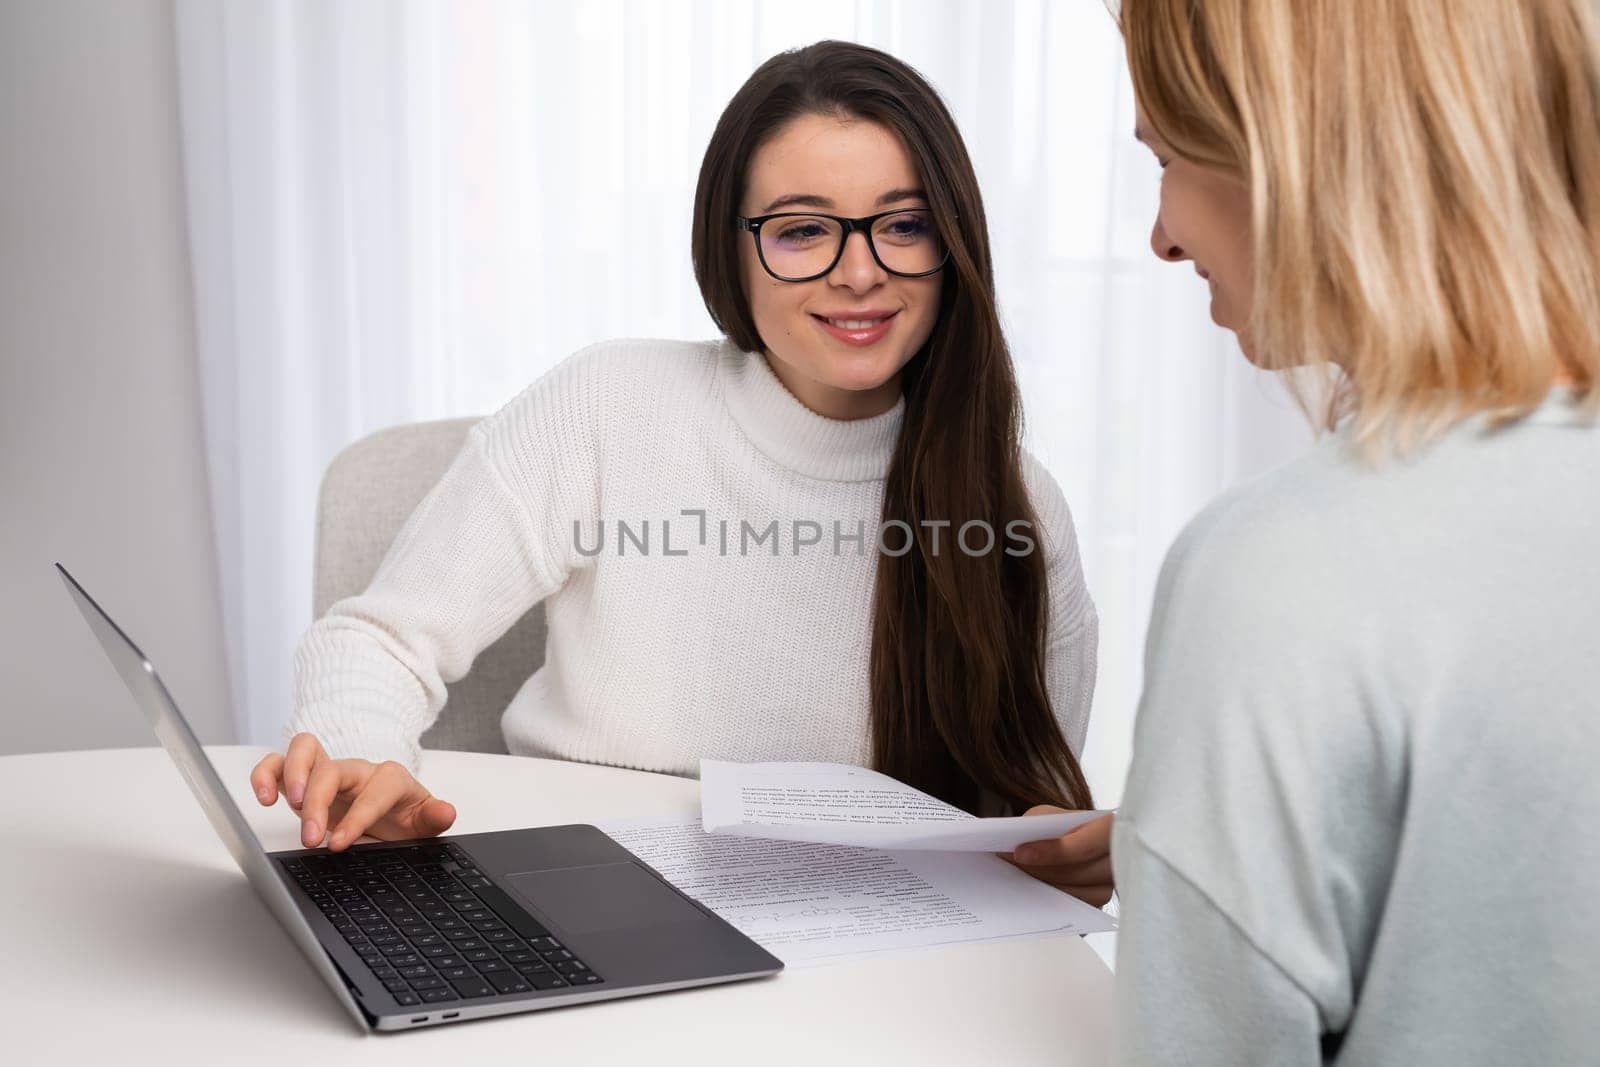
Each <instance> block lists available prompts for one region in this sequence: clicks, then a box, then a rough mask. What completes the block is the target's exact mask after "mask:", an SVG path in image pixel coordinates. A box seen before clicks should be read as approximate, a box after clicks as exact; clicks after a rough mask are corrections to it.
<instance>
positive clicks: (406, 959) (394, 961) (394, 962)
mask: <svg viewBox="0 0 1600 1067" xmlns="http://www.w3.org/2000/svg"><path fill="white" fill-rule="evenodd" d="M421 962H422V957H421V956H419V955H417V954H416V953H415V952H408V953H406V954H405V955H404V956H390V957H389V966H391V967H410V966H412V965H413V964H417V963H421Z"/></svg>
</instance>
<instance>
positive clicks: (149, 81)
mask: <svg viewBox="0 0 1600 1067" xmlns="http://www.w3.org/2000/svg"><path fill="white" fill-rule="evenodd" d="M174 48H175V45H174V35H173V15H172V7H171V4H170V0H117V2H115V3H106V2H99V3H95V2H90V0H33V2H30V0H0V753H11V752H29V751H46V750H52V749H66V748H98V747H109V746H118V745H146V744H153V743H154V741H155V739H154V736H153V735H152V734H151V732H150V730H149V729H148V728H147V727H146V726H145V725H144V723H143V722H142V721H141V720H140V719H139V717H138V714H137V711H136V709H135V707H134V705H133V703H132V701H131V699H130V698H129V697H128V695H127V692H126V690H125V689H123V687H122V684H121V682H120V681H119V680H118V679H117V676H116V674H115V673H114V672H113V671H112V669H111V666H110V664H109V663H108V662H107V661H106V659H105V657H104V655H103V654H102V653H101V651H100V649H99V646H98V645H97V644H96V643H95V641H94V639H93V638H92V637H91V636H90V633H89V631H88V629H87V627H85V625H84V623H83V621H82V620H81V619H80V618H79V617H78V614H77V611H76V609H75V608H74V607H73V606H72V603H71V602H70V601H69V599H68V598H67V595H66V593H65V591H64V590H63V589H62V588H61V583H60V581H59V579H58V578H57V577H56V576H55V573H54V571H53V569H52V567H51V564H52V563H53V562H54V561H57V560H59V561H61V562H62V563H64V564H65V565H66V566H67V567H68V568H69V569H71V570H72V571H73V573H74V574H75V575H76V576H77V577H78V579H79V581H81V582H83V583H84V585H85V586H86V587H87V588H88V590H89V591H90V593H91V594H93V595H94V596H95V597H96V599H98V600H99V601H100V602H101V604H103V605H104V606H105V607H106V608H107V610H108V611H110V612H111V614H112V615H113V617H115V618H116V619H117V620H118V621H119V622H120V623H122V625H123V627H124V628H125V629H126V630H127V631H128V632H129V634H130V635H131V636H132V637H133V639H134V640H135V641H136V642H138V643H139V644H140V645H141V647H142V648H143V649H144V651H145V653H146V655H148V656H150V657H151V658H152V659H153V660H154V661H155V662H156V664H157V665H158V666H159V667H160V669H161V673H162V675H163V677H164V678H165V680H166V682H167V685H168V687H169V688H171V689H172V691H173V693H174V695H175V696H176V697H177V699H178V701H179V704H180V705H181V706H182V707H183V708H184V710H185V711H186V712H187V713H188V715H189V716H190V719H191V721H192V722H193V723H194V725H195V727H196V729H197V731H198V732H199V734H200V736H201V739H202V740H204V741H226V740H231V739H232V738H233V737H234V726H233V722H232V715H231V712H230V710H229V706H228V698H227V691H228V690H227V679H226V667H225V665H224V662H223V651H222V647H223V646H222V634H221V622H220V613H219V608H218V598H217V580H216V560H215V549H214V548H213V538H212V536H211V518H210V508H209V504H208V496H207V491H206V478H205V466H204V455H203V452H202V447H201V436H200V409H199V387H198V382H197V379H196V374H197V363H196V357H195V341H194V314H193V308H192V296H191V283H190V273H189V251H188V242H187V236H186V230H185V221H184V219H185V216H184V207H183V174H182V169H181V158H182V157H181V154H180V151H179V140H178V100H177V75H176V62H175V55H174ZM308 581H309V578H308Z"/></svg>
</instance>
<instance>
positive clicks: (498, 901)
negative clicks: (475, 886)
mask: <svg viewBox="0 0 1600 1067" xmlns="http://www.w3.org/2000/svg"><path fill="white" fill-rule="evenodd" d="M478 895H479V896H481V897H482V898H483V902H484V903H485V904H487V905H489V908H490V909H491V910H492V911H494V912H496V913H497V914H498V915H499V916H500V918H501V919H503V920H505V922H506V924H507V925H509V926H510V927H511V928H512V929H513V930H515V931H516V932H517V933H519V934H521V935H522V936H523V937H526V938H529V939H532V938H536V937H549V936H550V931H549V930H546V929H545V928H544V927H543V926H540V925H539V923H538V922H537V921H536V920H535V919H534V918H533V916H531V915H529V914H528V913H527V912H525V911H523V910H522V908H521V906H519V905H518V904H517V902H516V901H514V900H512V899H511V897H510V896H508V895H507V894H506V893H505V892H504V891H503V890H502V889H500V888H499V887H498V886H493V885H491V886H484V887H482V888H480V889H479V890H478ZM534 947H535V948H537V947H538V946H537V945H536V946H534Z"/></svg>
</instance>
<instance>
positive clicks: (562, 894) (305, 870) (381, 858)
mask: <svg viewBox="0 0 1600 1067" xmlns="http://www.w3.org/2000/svg"><path fill="white" fill-rule="evenodd" d="M56 569H57V570H58V571H60V572H61V577H62V579H63V580H64V581H65V582H66V585H67V590H68V591H69V592H70V593H71V594H72V599H73V601H74V602H75V603H76V604H77V605H78V609H79V610H80V611H82V612H83V617H84V618H85V619H86V620H88V623H89V628H90V629H91V630H93V631H94V634H95V636H96V637H97V638H99V640H100V644H101V645H102V646H103V647H104V648H105V650H106V655H107V656H109V657H110V658H111V663H112V665H113V666H114V667H116V669H117V673H118V674H120V675H121V676H122V680H123V681H124V682H126V683H127V686H128V689H129V690H130V691H131V692H132V693H133V697H134V700H135V701H137V702H138V705H139V707H140V708H141V709H142V710H143V711H144V714H145V718H146V719H148V720H149V722H150V725H151V726H152V727H154V728H155V732H156V736H157V737H159V738H160V739H161V743H162V745H164V746H165V747H166V750H167V753H168V754H169V755H170V756H171V757H172V760H173V762H174V763H176V764H177V765H178V771H179V773H181V774H182V775H183V778H184V780H185V781H187V782H188V783H189V788H190V789H191V790H193V792H194V795H195V799H197V800H198V801H199V802H200V806H201V807H202V808H204V809H205V813H206V816H207V817H208V818H209V819H210V820H211V825H212V826H213V827H214V828H215V829H216V831H217V835H218V836H219V837H221V838H222V841H223V844H225V845H227V847H228V851H229V852H231V853H233V858H234V860H235V861H236V862H237V863H238V864H239V868H240V870H242V871H244V875H245V877H246V878H248V879H249V880H250V884H251V885H252V886H253V887H254V888H255V891H256V895H257V896H259V897H260V898H261V900H262V901H263V902H264V903H265V904H266V906H267V908H268V910H270V911H271V912H272V914H273V915H275V916H277V919H278V922H280V923H282V924H283V928H284V929H285V930H286V931H288V934H289V936H290V937H291V938H292V939H293V940H294V942H295V944H297V945H299V946H300V951H302V952H303V953H305V956H306V959H308V960H310V961H311V966H312V967H313V968H315V969H316V971H317V973H318V974H320V975H321V976H322V979H323V981H325V982H326V983H327V984H328V988H330V989H332V990H333V993H334V995H335V996H336V997H338V998H339V1002H340V1003H342V1004H343V1005H344V1006H345V1008H346V1009H348V1010H349V1012H350V1014H351V1015H352V1016H353V1017H355V1019H356V1020H357V1021H359V1022H360V1024H361V1025H362V1026H363V1027H366V1028H368V1029H375V1030H406V1029H413V1028H416V1027H421V1026H437V1025H439V1024H441V1023H450V1022H457V1021H462V1020H466V1019H481V1018H485V1017H487V1016H490V1015H509V1014H511V1013H513V1012H524V1011H538V1010H540V1009H543V1008H555V1007H562V1006H565V1005H568V1004H583V1003H588V1002H590V1001H596V1000H614V999H617V998H619V997H631V996H638V995H639V994H641V993H657V992H662V991H665V990H669V989H684V988H688V987H690V986H701V985H712V984H715V983H720V982H734V981H739V980H741V979H746V978H759V977H763V976H766V975H771V974H776V973H777V972H778V971H780V970H782V969H783V963H782V961H780V960H778V959H777V958H776V957H774V956H772V955H771V954H769V953H768V952H766V951H765V950H764V949H762V948H761V946H759V945H757V944H756V943H755V942H753V941H751V940H750V939H749V938H747V937H745V936H744V935H743V934H742V933H740V932H739V931H738V930H736V929H734V928H733V927H732V926H730V925H729V924H728V923H726V922H724V921H723V920H722V919H720V918H718V917H717V916H716V915H715V914H713V913H712V912H711V911H709V910H707V909H706V908H704V907H702V906H701V905H700V904H698V903H696V902H695V901H694V900H691V899H690V898H689V897H687V896H685V895H683V894H682V893H680V892H679V891H678V890H677V889H675V888H673V886H671V885H670V884H668V883H667V882H666V881H665V880H664V879H663V878H662V877H661V876H660V875H659V874H657V873H656V872H655V871H654V870H652V869H651V868H650V867H648V866H647V865H646V864H645V863H644V862H643V861H641V860H640V859H639V858H638V857H636V856H634V855H633V854H632V853H631V852H629V851H628V850H627V849H625V848H623V847H622V846H621V845H619V844H617V843H616V842H615V841H613V840H611V838H609V837H607V836H606V835H605V834H603V833H601V832H600V831H599V830H597V829H595V828H594V827H593V826H543V827H536V828H533V829H528V830H505V831H500V832H498V833H490V834H462V835H459V836H452V837H437V838H428V839H425V840H418V841H400V842H384V843H379V844H370V845H356V846H354V847H352V848H349V849H346V850H345V851H344V852H340V853H333V852H328V851H327V850H325V849H296V850H293V851H289V852H267V851H266V850H265V849H263V848H262V847H261V842H260V841H259V840H258V839H257V838H256V835H255V832H254V831H253V830H251V829H250V824H249V823H248V822H246V821H245V818H244V814H243V813H242V812H241V811H240V810H239V807H238V805H237V804H235V803H234V802H233V799H232V797H230V796H229V794H228V791H227V789H226V788H225V787H224V786H223V784H222V779H221V778H220V777H219V776H218V775H217V771H216V768H215V767H213V766H212V765H211V761H210V760H209V759H208V758H207V757H206V754H205V752H204V750H202V749H201V747H200V743H199V742H198V741H197V740H196V739H195V736H194V731H193V730H191V729H190V728H189V724H188V722H187V721H186V720H185V719H184V717H183V714H182V713H181V712H179V710H178V705H177V704H176V703H175V702H174V701H173V699H172V696H171V694H169V693H168V692H167V689H166V686H164V685H163V684H162V683H161V679H160V678H159V677H157V676H156V669H155V667H154V666H153V665H152V664H151V663H150V661H149V660H148V659H146V658H145V657H144V654H143V653H141V652H140V651H139V649H138V648H137V647H136V646H135V645H134V643H133V642H132V641H130V640H129V639H128V636H127V635H126V634H124V633H123V632H122V630H121V628H119V627H118V626H117V624H116V623H114V622H112V621H111V617H110V616H109V615H107V614H106V613H105V612H104V611H103V610H102V609H101V608H100V606H99V605H98V604H96V603H95V602H94V600H93V599H92V598H91V597H90V596H89V594H88V593H86V592H84V590H83V587H82V586H80V585H79V584H78V583H77V581H75V580H74V579H73V577H72V575H70V574H68V573H67V571H66V569H65V568H64V567H62V566H61V565H60V564H59V563H58V564H56Z"/></svg>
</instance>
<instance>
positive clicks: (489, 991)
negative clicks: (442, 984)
mask: <svg viewBox="0 0 1600 1067" xmlns="http://www.w3.org/2000/svg"><path fill="white" fill-rule="evenodd" d="M450 985H451V986H452V987H453V988H454V989H455V991H456V992H457V993H460V994H461V995H462V996H464V997H487V996H492V995H493V994H494V987H493V986H491V985H490V984H489V983H488V982H485V981H484V980H483V979H482V978H457V979H456V980H455V981H453V982H451V983H450Z"/></svg>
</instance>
